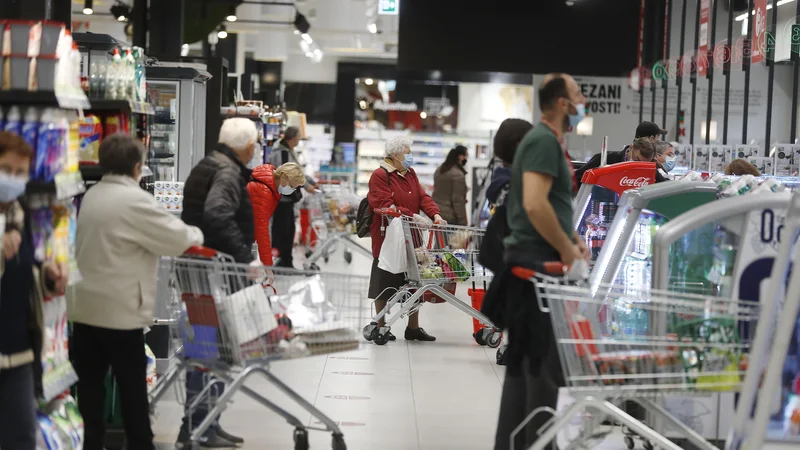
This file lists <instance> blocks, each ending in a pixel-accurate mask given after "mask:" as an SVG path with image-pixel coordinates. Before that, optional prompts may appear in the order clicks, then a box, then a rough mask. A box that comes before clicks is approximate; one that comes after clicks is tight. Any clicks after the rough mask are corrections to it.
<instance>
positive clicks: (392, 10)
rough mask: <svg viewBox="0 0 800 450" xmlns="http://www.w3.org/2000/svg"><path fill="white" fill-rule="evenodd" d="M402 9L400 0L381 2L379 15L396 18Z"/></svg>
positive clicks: (382, 0)
mask: <svg viewBox="0 0 800 450" xmlns="http://www.w3.org/2000/svg"><path fill="white" fill-rule="evenodd" d="M399 8H400V0H380V3H379V4H378V14H385V15H393V16H396V15H397V12H398V10H399Z"/></svg>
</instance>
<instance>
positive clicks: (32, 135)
mask: <svg viewBox="0 0 800 450" xmlns="http://www.w3.org/2000/svg"><path fill="white" fill-rule="evenodd" d="M38 132H39V110H38V109H36V108H33V107H31V108H28V110H27V111H25V120H24V121H23V122H22V137H23V139H25V142H27V143H28V145H30V146H31V148H36V136H37V134H38Z"/></svg>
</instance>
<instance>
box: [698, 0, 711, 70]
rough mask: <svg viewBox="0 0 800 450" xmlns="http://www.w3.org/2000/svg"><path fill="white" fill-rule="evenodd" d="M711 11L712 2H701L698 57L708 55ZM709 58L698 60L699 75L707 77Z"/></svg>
mask: <svg viewBox="0 0 800 450" xmlns="http://www.w3.org/2000/svg"><path fill="white" fill-rule="evenodd" d="M710 11H711V0H700V48H699V49H697V54H698V55H708V16H709V12H710ZM707 67H708V58H707V57H700V58H697V73H698V74H699V75H700V76H705V75H706V69H707Z"/></svg>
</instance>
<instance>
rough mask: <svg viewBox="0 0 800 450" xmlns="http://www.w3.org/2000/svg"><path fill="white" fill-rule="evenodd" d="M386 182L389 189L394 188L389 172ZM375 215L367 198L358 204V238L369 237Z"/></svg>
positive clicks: (387, 172)
mask: <svg viewBox="0 0 800 450" xmlns="http://www.w3.org/2000/svg"><path fill="white" fill-rule="evenodd" d="M383 170H386V169H383ZM386 182H387V183H388V185H389V187H391V186H392V177H391V176H390V174H389V171H388V170H386ZM374 215H375V211H373V210H372V208H371V207H370V206H369V200H368V199H367V197H364V198H363V199H362V200H361V203H359V204H358V211H357V212H356V234H357V235H358V237H360V238H363V237H367V236H369V228H370V227H371V226H372V217H373V216H374Z"/></svg>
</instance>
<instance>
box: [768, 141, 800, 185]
mask: <svg viewBox="0 0 800 450" xmlns="http://www.w3.org/2000/svg"><path fill="white" fill-rule="evenodd" d="M797 149H800V146H797V145H793V144H775V147H774V148H773V149H772V151H771V152H770V154H771V155H772V157H773V163H772V167H773V169H774V171H775V172H774V173H775V176H779V177H791V176H794V174H795V173H796V172H797V165H798V163H800V161H795V160H794V153H795V152H796V150H797Z"/></svg>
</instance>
